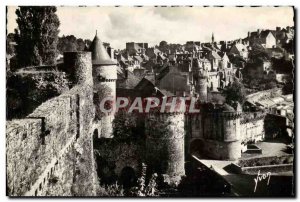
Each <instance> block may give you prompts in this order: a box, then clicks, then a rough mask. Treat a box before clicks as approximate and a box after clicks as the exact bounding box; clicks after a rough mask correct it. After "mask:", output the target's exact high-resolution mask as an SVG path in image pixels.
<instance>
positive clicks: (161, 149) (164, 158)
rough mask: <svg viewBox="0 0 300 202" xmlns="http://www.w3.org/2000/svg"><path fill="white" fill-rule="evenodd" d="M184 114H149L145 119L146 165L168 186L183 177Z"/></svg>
mask: <svg viewBox="0 0 300 202" xmlns="http://www.w3.org/2000/svg"><path fill="white" fill-rule="evenodd" d="M184 118H185V116H184V113H180V112H177V113H149V114H147V116H146V119H145V132H146V137H147V138H146V159H147V165H148V166H149V167H150V168H151V169H152V170H153V172H156V173H158V174H159V175H161V176H162V177H163V178H164V181H165V182H166V183H168V184H170V185H177V184H178V183H179V182H180V180H181V177H182V176H184V175H185V168H184V163H185V160H184V157H185V153H184V147H185V146H184V142H185V140H184V134H185V132H184Z"/></svg>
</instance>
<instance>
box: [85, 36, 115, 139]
mask: <svg viewBox="0 0 300 202" xmlns="http://www.w3.org/2000/svg"><path fill="white" fill-rule="evenodd" d="M89 51H90V52H92V64H93V80H94V104H95V107H96V115H95V121H96V125H97V127H98V131H101V133H99V135H98V137H105V138H111V137H112V133H113V127H112V122H113V120H114V114H113V112H112V113H103V111H102V110H100V103H101V101H102V100H103V99H104V98H107V97H110V100H111V101H112V102H115V101H116V80H117V63H116V62H115V61H113V60H112V59H111V58H110V56H109V55H108V53H107V50H106V49H105V47H104V45H103V43H102V41H101V40H100V39H99V38H98V36H97V32H96V36H95V38H94V40H93V42H92V44H91V46H90V48H89ZM107 103H108V102H107ZM105 106H106V107H105V108H106V109H109V108H112V107H111V106H107V105H105ZM107 107H108V108H107Z"/></svg>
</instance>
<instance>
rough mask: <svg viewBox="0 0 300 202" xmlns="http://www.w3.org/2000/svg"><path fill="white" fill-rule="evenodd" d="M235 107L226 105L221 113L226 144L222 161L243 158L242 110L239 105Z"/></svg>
mask: <svg viewBox="0 0 300 202" xmlns="http://www.w3.org/2000/svg"><path fill="white" fill-rule="evenodd" d="M234 107H235V108H233V107H232V106H229V105H228V104H224V106H223V109H222V112H221V113H220V118H221V120H222V125H223V127H222V128H223V131H222V133H223V140H222V141H223V142H224V146H223V148H224V151H223V152H222V157H221V158H222V159H231V160H235V159H238V158H240V157H241V134H240V117H241V114H242V110H241V107H240V105H239V104H238V103H237V104H236V105H235V106H234Z"/></svg>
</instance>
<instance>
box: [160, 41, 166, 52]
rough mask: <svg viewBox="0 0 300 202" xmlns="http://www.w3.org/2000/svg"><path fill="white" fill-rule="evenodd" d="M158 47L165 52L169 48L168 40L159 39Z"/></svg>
mask: <svg viewBox="0 0 300 202" xmlns="http://www.w3.org/2000/svg"><path fill="white" fill-rule="evenodd" d="M158 49H159V50H160V51H162V52H167V50H168V49H169V46H168V42H166V41H161V42H160V43H159V46H158Z"/></svg>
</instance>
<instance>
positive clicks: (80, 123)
mask: <svg viewBox="0 0 300 202" xmlns="http://www.w3.org/2000/svg"><path fill="white" fill-rule="evenodd" d="M71 55H73V58H74V60H75V61H76V63H74V66H73V67H74V68H75V72H84V71H85V70H90V72H91V55H90V53H72V54H71ZM78 62H79V63H78ZM80 75H81V74H80V73H79V74H77V76H76V77H75V82H78V85H75V87H73V88H72V89H71V90H69V91H68V92H65V93H63V94H61V95H60V96H58V97H55V98H52V99H50V100H48V101H46V102H44V103H43V104H41V105H40V106H39V107H38V108H36V109H35V110H34V112H33V113H31V114H30V115H28V116H27V117H26V118H24V119H19V120H12V121H8V122H7V124H6V128H7V130H6V158H7V188H8V193H7V194H8V195H9V196H22V195H26V196H36V195H37V196H39V195H43V196H44V195H59V196H65V195H67V196H74V195H93V194H94V185H93V182H94V178H95V173H94V171H95V169H94V165H93V152H92V138H91V133H90V130H91V128H92V122H91V120H93V117H94V105H93V97H92V96H93V86H92V85H91V82H90V80H91V79H92V77H91V78H89V77H90V75H86V76H83V77H81V76H80ZM79 78H83V79H79ZM91 81H92V80H91ZM74 84H76V83H74Z"/></svg>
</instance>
